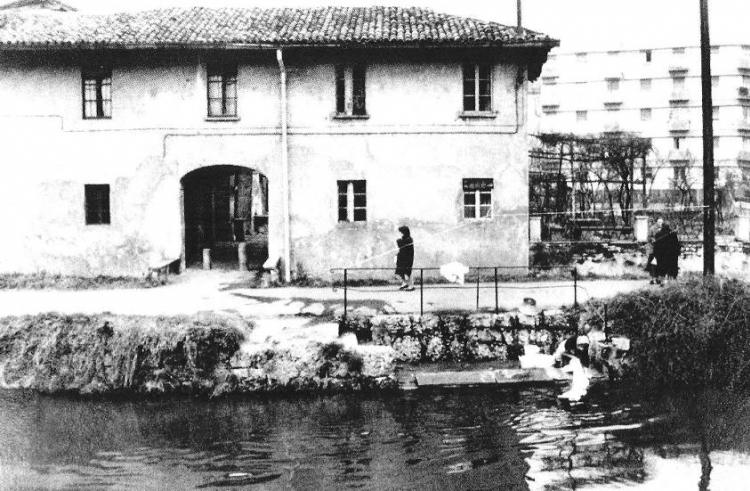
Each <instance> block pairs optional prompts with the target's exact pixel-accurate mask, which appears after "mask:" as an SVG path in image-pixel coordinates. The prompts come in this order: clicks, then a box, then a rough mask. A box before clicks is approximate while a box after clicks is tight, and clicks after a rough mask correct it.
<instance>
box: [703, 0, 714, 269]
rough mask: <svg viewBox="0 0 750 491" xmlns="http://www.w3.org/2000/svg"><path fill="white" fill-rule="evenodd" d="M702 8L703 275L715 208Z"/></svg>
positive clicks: (710, 259) (709, 262) (709, 265)
mask: <svg viewBox="0 0 750 491" xmlns="http://www.w3.org/2000/svg"><path fill="white" fill-rule="evenodd" d="M700 9H701V88H702V96H703V276H708V275H713V274H714V249H715V244H716V228H715V224H716V210H715V207H714V127H713V114H712V113H713V101H712V98H711V42H710V41H709V36H708V0H700Z"/></svg>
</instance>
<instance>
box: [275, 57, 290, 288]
mask: <svg viewBox="0 0 750 491" xmlns="http://www.w3.org/2000/svg"><path fill="white" fill-rule="evenodd" d="M276 61H278V62H279V73H280V75H281V194H282V195H283V196H282V202H281V213H282V214H283V216H284V258H283V260H284V281H285V282H286V283H289V282H290V281H292V265H291V260H292V247H291V223H290V217H289V133H288V125H289V122H288V109H289V102H288V101H287V93H286V67H285V66H284V55H283V53H282V51H281V49H277V50H276Z"/></svg>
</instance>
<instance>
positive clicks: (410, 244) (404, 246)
mask: <svg viewBox="0 0 750 491" xmlns="http://www.w3.org/2000/svg"><path fill="white" fill-rule="evenodd" d="M398 231H399V232H400V233H401V238H400V239H397V240H396V245H397V246H398V254H396V276H398V277H399V278H400V279H401V286H400V287H399V290H406V291H413V290H414V280H413V279H412V274H411V267H412V265H413V264H414V240H413V239H412V238H411V232H409V227H407V226H406V225H402V226H401V227H399V228H398Z"/></svg>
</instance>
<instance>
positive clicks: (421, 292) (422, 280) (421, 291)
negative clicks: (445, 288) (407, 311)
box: [419, 268, 424, 317]
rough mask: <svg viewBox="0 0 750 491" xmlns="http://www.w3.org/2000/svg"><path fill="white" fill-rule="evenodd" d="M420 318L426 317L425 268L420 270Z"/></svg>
mask: <svg viewBox="0 0 750 491" xmlns="http://www.w3.org/2000/svg"><path fill="white" fill-rule="evenodd" d="M419 316H420V317H424V268H419Z"/></svg>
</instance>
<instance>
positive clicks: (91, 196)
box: [84, 184, 110, 225]
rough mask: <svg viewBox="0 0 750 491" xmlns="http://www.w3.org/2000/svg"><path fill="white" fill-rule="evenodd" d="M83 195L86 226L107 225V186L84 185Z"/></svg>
mask: <svg viewBox="0 0 750 491" xmlns="http://www.w3.org/2000/svg"><path fill="white" fill-rule="evenodd" d="M84 194H85V205H84V206H85V210H86V225H106V224H109V223H110V216H109V184H86V185H85V186H84Z"/></svg>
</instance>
